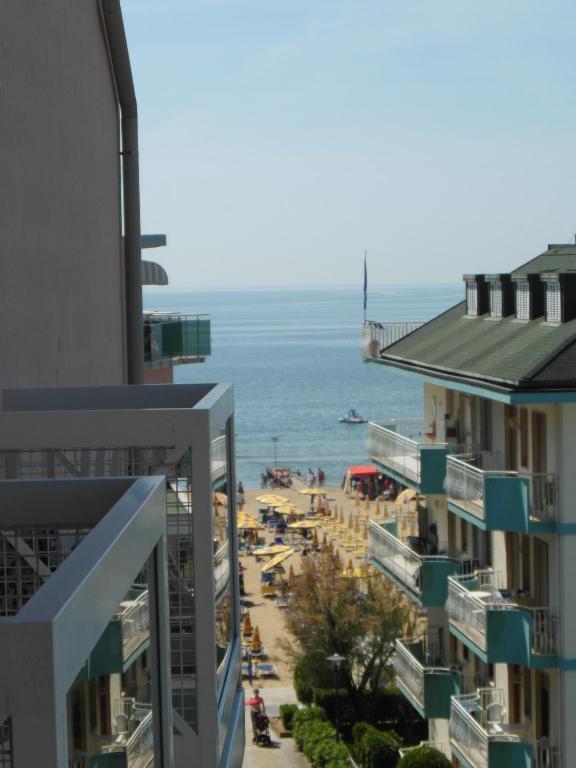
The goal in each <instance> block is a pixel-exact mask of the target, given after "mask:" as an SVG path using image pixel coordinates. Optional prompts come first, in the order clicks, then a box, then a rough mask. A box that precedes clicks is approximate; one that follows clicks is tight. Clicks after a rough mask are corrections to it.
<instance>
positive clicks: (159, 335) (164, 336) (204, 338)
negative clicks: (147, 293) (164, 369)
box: [144, 312, 211, 367]
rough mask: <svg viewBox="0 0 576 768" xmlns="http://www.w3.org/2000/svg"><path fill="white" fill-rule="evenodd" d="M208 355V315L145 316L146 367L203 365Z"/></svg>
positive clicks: (168, 314) (165, 314)
mask: <svg viewBox="0 0 576 768" xmlns="http://www.w3.org/2000/svg"><path fill="white" fill-rule="evenodd" d="M210 352H211V348H210V319H209V317H208V315H181V314H180V313H168V312H145V313H144V362H145V364H146V366H147V367H155V366H163V365H178V364H180V363H196V362H203V360H204V359H205V357H206V356H207V355H210Z"/></svg>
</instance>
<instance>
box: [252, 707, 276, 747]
mask: <svg viewBox="0 0 576 768" xmlns="http://www.w3.org/2000/svg"><path fill="white" fill-rule="evenodd" d="M252 722H253V724H254V737H253V738H252V743H253V744H257V745H258V746H259V747H270V746H271V745H272V739H271V738H270V720H269V719H268V717H267V716H266V715H265V714H264V713H263V712H253V713H252Z"/></svg>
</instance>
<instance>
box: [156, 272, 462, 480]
mask: <svg viewBox="0 0 576 768" xmlns="http://www.w3.org/2000/svg"><path fill="white" fill-rule="evenodd" d="M462 295H463V294H462V286H461V285H453V284H450V285H429V284H427V285H421V284H420V285H419V284H410V285H387V286H381V287H374V288H370V290H369V293H368V308H367V318H368V319H369V320H375V321H378V322H387V321H401V320H405V321H420V320H429V319H430V318H432V317H434V316H435V315H437V314H439V313H440V312H443V311H444V310H446V309H448V308H449V307H451V306H453V305H454V304H456V303H457V302H458V301H461V299H462ZM144 305H145V308H146V309H154V310H160V311H178V312H182V313H190V314H192V313H208V314H209V315H210V319H211V335H212V354H211V355H210V357H207V358H206V362H205V363H202V364H194V365H181V366H177V367H176V368H175V369H174V381H175V383H179V384H184V383H186V384H188V383H199V382H222V383H224V382H230V383H232V384H233V385H234V393H235V432H236V476H237V478H238V480H241V481H242V482H243V483H244V486H245V487H247V488H257V487H259V485H260V475H261V473H262V472H263V471H264V469H265V468H266V467H269V466H274V463H275V461H276V464H277V465H278V466H281V467H291V468H292V469H296V468H299V469H300V470H301V471H302V472H303V473H305V472H306V471H307V470H308V468H311V469H313V471H314V472H317V469H318V467H322V468H323V469H324V471H325V473H326V484H327V485H340V483H341V481H342V478H343V476H344V474H345V472H346V467H347V466H349V465H350V464H361V463H366V462H367V461H368V455H367V445H366V442H367V429H368V428H367V425H366V424H345V423H340V422H339V421H338V418H339V417H341V416H343V415H345V414H346V413H347V411H348V409H349V408H355V409H356V411H357V412H358V413H360V414H362V415H363V416H365V417H366V418H367V419H369V420H371V421H372V420H374V421H386V420H388V419H392V418H405V417H417V416H419V415H420V414H421V412H422V406H421V402H422V384H421V383H420V382H419V381H417V380H416V379H415V378H414V377H411V376H409V375H406V374H403V373H400V372H398V371H395V370H392V369H390V368H388V367H386V366H383V365H377V364H366V363H363V361H362V347H361V339H362V320H363V295H362V289H361V288H359V287H349V288H326V289H324V290H317V289H312V288H311V289H308V290H302V289H294V290H279V289H258V290H192V291H183V290H177V289H174V288H163V289H160V288H151V289H146V290H145V295H144ZM275 438H277V439H275Z"/></svg>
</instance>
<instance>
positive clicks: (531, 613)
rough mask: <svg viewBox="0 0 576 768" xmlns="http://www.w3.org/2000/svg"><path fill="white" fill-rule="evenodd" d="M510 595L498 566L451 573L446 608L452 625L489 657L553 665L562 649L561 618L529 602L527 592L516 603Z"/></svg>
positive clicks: (508, 661)
mask: <svg viewBox="0 0 576 768" xmlns="http://www.w3.org/2000/svg"><path fill="white" fill-rule="evenodd" d="M506 594H507V591H506V590H504V589H501V587H500V584H499V574H498V573H496V572H494V571H492V570H485V571H476V572H475V573H473V574H469V575H464V576H450V577H449V578H448V602H447V605H446V608H447V611H448V617H449V620H450V624H451V626H452V627H454V628H455V629H456V630H457V631H458V632H459V633H461V634H462V635H464V636H465V638H468V639H469V640H470V641H471V642H472V643H473V645H474V646H475V647H476V648H478V649H479V650H480V651H481V652H483V653H484V654H485V655H486V659H485V660H487V661H489V662H494V663H498V662H506V663H510V664H513V663H514V664H523V665H525V666H531V665H532V664H535V665H536V666H546V665H548V664H549V665H553V663H554V662H553V658H554V657H555V656H556V654H557V652H558V622H557V617H556V616H555V615H554V614H553V613H552V611H551V610H550V608H549V607H533V606H529V605H524V604H522V602H521V601H522V600H523V599H526V598H522V597H520V598H517V599H518V600H519V602H514V600H513V599H510V598H508V597H506V596H505V595H506ZM547 659H548V664H547V662H546V660H547Z"/></svg>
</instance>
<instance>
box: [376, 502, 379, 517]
mask: <svg viewBox="0 0 576 768" xmlns="http://www.w3.org/2000/svg"><path fill="white" fill-rule="evenodd" d="M379 514H380V500H378V501H377V502H376V516H378V515H379Z"/></svg>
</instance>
